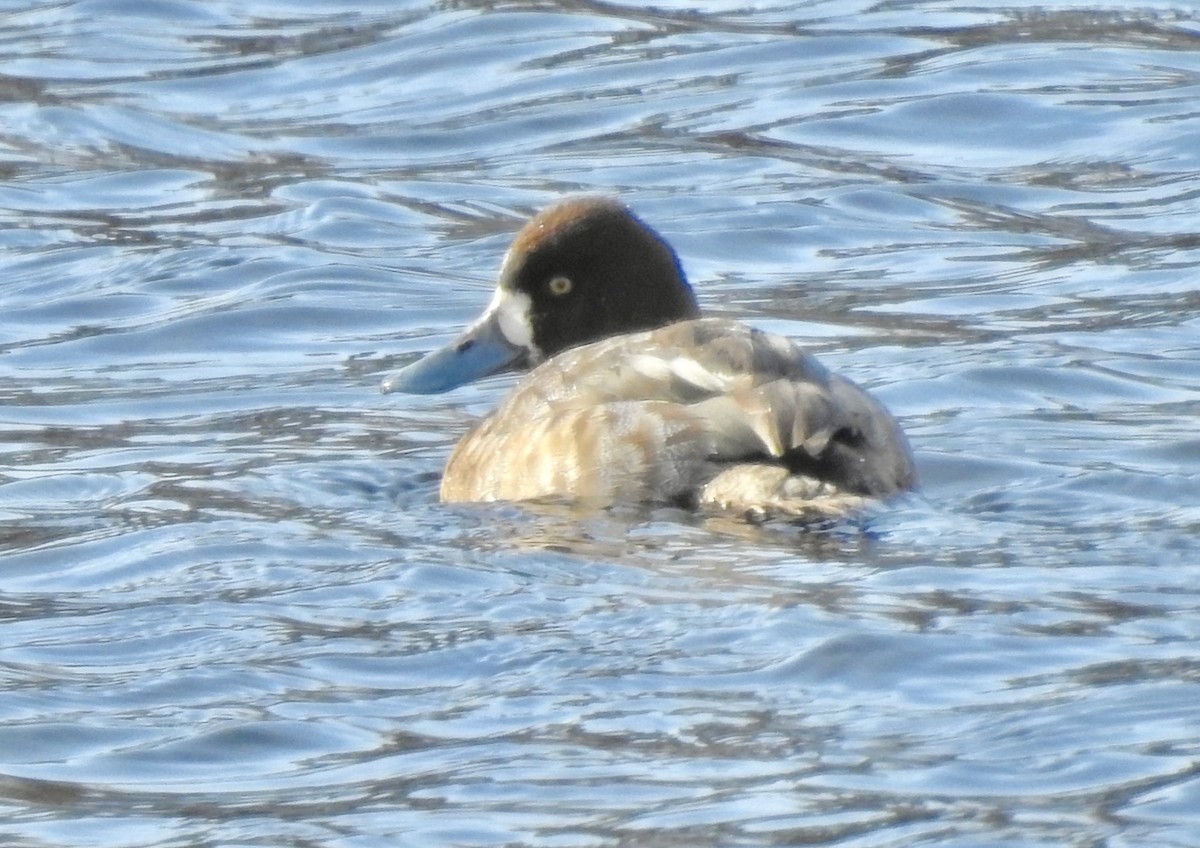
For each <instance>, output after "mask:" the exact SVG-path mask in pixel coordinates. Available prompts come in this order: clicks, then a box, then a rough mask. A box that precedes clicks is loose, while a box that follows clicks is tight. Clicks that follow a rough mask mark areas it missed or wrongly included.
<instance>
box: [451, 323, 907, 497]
mask: <svg viewBox="0 0 1200 848" xmlns="http://www.w3.org/2000/svg"><path fill="white" fill-rule="evenodd" d="M913 481H914V470H913V464H912V458H911V454H910V452H909V449H908V445H907V443H906V441H905V439H904V435H903V433H902V432H901V431H900V429H899V427H898V426H897V424H896V422H895V420H894V419H893V418H892V416H891V415H890V414H889V413H888V412H887V411H886V410H885V409H884V408H883V407H882V406H881V405H880V404H879V403H877V402H876V401H875V400H874V399H873V398H871V397H870V396H869V395H868V394H867V393H866V392H864V391H863V390H862V389H860V388H859V387H858V386H856V385H855V384H853V383H852V382H850V381H848V380H846V379H844V378H842V377H839V376H837V375H835V374H832V373H830V372H829V371H827V370H826V369H825V368H823V367H822V366H821V365H820V364H819V363H818V362H816V360H814V359H813V358H812V357H810V356H808V355H807V354H805V353H803V352H802V351H800V350H799V349H798V348H797V347H796V346H795V345H793V344H792V343H791V342H790V341H788V340H787V339H785V338H783V337H781V336H776V335H772V334H769V333H764V332H762V331H758V330H753V329H751V328H749V327H746V326H744V325H742V324H739V323H737V322H733V321H725V320H720V319H699V320H693V321H684V322H681V323H678V324H672V325H670V326H667V327H663V328H661V329H658V330H652V331H649V332H643V333H636V334H632V335H625V336H618V337H615V338H611V339H605V340H603V341H599V342H594V343H592V344H589V345H585V346H583V347H579V348H575V349H573V350H569V351H567V352H565V353H562V354H559V355H558V356H557V357H555V358H553V359H552V360H550V361H549V362H546V363H544V364H543V365H541V366H539V367H538V368H536V369H534V370H533V371H532V372H530V374H529V375H528V376H527V377H526V378H524V379H523V380H522V381H521V382H520V383H519V385H518V386H517V387H516V389H515V390H514V391H513V392H512V394H510V395H509V396H508V398H507V399H505V401H504V402H503V403H502V404H501V405H500V407H499V408H498V409H497V410H496V411H495V412H494V413H493V414H492V415H490V416H489V417H488V418H486V419H485V420H484V421H483V422H481V423H480V425H479V426H478V427H477V428H476V429H475V430H473V431H472V432H471V433H469V434H468V435H467V436H465V437H464V438H463V439H462V441H461V442H459V444H458V446H457V447H456V448H455V450H454V452H453V454H452V455H451V457H450V461H449V463H448V464H447V466H446V472H445V476H444V477H443V480H442V499H443V500H445V501H491V500H514V501H516V500H533V499H545V498H555V499H568V500H574V501H584V502H588V503H592V504H607V503H613V502H658V503H681V504H688V505H711V506H718V507H721V508H725V509H736V510H744V509H764V510H779V511H784V512H788V513H796V514H803V513H809V512H815V513H819V514H829V513H837V512H841V511H844V510H846V509H852V508H855V507H857V506H859V505H861V503H862V501H863V499H864V498H867V497H880V496H886V495H889V494H892V493H894V492H897V491H900V490H903V489H907V488H910V487H911V486H912V485H913Z"/></svg>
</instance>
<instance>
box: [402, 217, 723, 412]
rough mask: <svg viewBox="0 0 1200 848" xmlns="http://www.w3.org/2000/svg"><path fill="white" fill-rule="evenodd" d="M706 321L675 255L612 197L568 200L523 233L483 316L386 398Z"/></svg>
mask: <svg viewBox="0 0 1200 848" xmlns="http://www.w3.org/2000/svg"><path fill="white" fill-rule="evenodd" d="M699 314H700V308H699V306H697V304H696V297H695V295H694V294H693V293H692V289H691V287H690V286H689V285H688V283H687V280H686V279H685V278H684V275H683V270H682V269H681V268H680V266H679V259H678V257H676V255H675V251H674V250H672V249H671V246H670V245H668V244H667V243H666V241H664V240H663V238H662V237H661V236H660V235H659V234H658V233H656V232H655V231H654V230H652V229H651V228H650V227H649V226H647V225H646V224H645V223H643V222H642V221H641V220H640V219H639V218H637V217H636V216H635V215H634V214H633V213H632V212H630V211H629V210H628V209H627V208H625V206H624V205H622V204H621V203H619V202H617V201H616V200H613V199H611V198H606V197H582V198H577V199H573V200H567V201H564V202H562V203H559V204H556V205H554V206H551V207H550V208H549V209H545V210H543V211H542V212H540V213H538V214H537V215H536V216H534V217H533V218H532V219H530V221H529V222H528V223H527V224H526V225H525V226H524V227H523V228H522V229H521V231H520V232H519V233H517V236H516V238H515V239H514V240H513V243H512V246H511V247H510V248H509V249H508V253H507V254H505V257H504V262H503V264H502V265H501V268H500V279H499V282H498V284H497V287H496V294H495V296H494V297H493V298H492V303H491V305H490V306H489V307H488V308H487V310H486V311H485V312H484V313H483V315H481V316H480V317H479V319H477V320H476V321H475V322H474V323H473V324H472V325H471V326H470V327H468V328H467V330H466V331H465V332H464V333H463V334H462V335H461V336H460V337H459V338H458V339H456V340H455V341H454V342H453V343H451V344H450V345H449V346H448V347H445V348H443V349H441V350H438V351H434V352H433V353H431V354H429V355H428V356H426V357H425V358H424V359H421V360H418V361H417V362H415V363H413V364H412V365H409V366H407V367H406V368H404V369H402V370H400V371H398V372H396V373H395V374H393V375H391V376H390V377H388V378H387V379H386V380H384V382H383V390H384V391H385V392H389V391H403V392H412V393H433V392H442V391H446V390H448V389H452V388H454V387H455V386H459V385H462V384H464V383H467V382H470V381H472V380H475V379H478V378H480V377H484V376H487V375H488V374H494V373H497V372H499V371H503V370H506V369H509V368H520V367H530V366H533V365H536V364H538V363H540V362H542V361H543V360H545V359H547V358H549V357H551V356H553V355H554V354H556V353H558V352H559V351H562V350H565V349H566V348H570V347H574V346H576V345H581V344H586V343H587V342H591V341H596V340H597V339H602V338H607V337H608V336H615V335H620V334H623V333H631V332H635V331H637V330H648V329H653V328H655V327H661V326H663V325H665V324H671V323H674V322H676V321H682V320H685V319H688V318H696V317H698V316H699Z"/></svg>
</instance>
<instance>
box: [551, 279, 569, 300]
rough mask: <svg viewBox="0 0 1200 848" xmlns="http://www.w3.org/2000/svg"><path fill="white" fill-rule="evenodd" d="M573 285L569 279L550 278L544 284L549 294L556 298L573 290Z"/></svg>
mask: <svg viewBox="0 0 1200 848" xmlns="http://www.w3.org/2000/svg"><path fill="white" fill-rule="evenodd" d="M574 286H575V284H574V283H572V282H571V278H570V277H552V278H551V279H550V282H548V283H546V288H548V289H550V294H552V295H555V296H556V297H562V296H563V295H564V294H567V293H568V292H570V291H571V289H572V288H574Z"/></svg>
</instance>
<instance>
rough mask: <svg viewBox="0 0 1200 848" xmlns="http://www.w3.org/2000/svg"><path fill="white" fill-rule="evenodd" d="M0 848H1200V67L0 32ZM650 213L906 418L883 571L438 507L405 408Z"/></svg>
mask: <svg viewBox="0 0 1200 848" xmlns="http://www.w3.org/2000/svg"><path fill="white" fill-rule="evenodd" d="M0 58H2V60H3V62H2V64H0V251H2V252H0V304H2V305H3V308H2V309H0V434H2V437H0V452H2V453H0V681H2V684H3V692H4V695H3V696H2V697H0V843H3V844H4V845H12V846H18V848H24V847H25V846H28V848H59V846H62V847H63V848H67V846H70V847H71V848H90V847H91V846H104V847H105V848H108V847H109V846H112V848H118V847H119V848H129V847H130V846H155V848H159V846H201V845H213V846H217V845H220V846H231V845H247V846H250V845H253V846H297V845H305V846H310V845H311V846H316V845H320V846H345V848H359V846H367V845H371V846H374V845H389V846H395V845H412V846H477V845H478V846H483V845H488V846H492V845H495V846H499V845H505V846H512V845H531V846H553V848H562V846H589V847H590V846H632V845H648V846H649V845H653V846H665V845H687V846H709V845H711V846H728V845H748V846H753V845H759V846H767V845H770V846H782V845H797V844H804V845H837V846H854V848H860V847H861V846H872V848H875V847H877V846H897V847H898V846H905V847H906V848H907V846H914V845H922V846H963V848H979V846H993V845H995V846H1000V845H1004V846H1043V845H1044V846H1063V845H1071V846H1100V845H1104V846H1114V848H1115V847H1116V846H1133V845H1139V846H1142V845H1144V846H1155V848H1162V846H1197V845H1200V435H1198V433H1200V365H1198V364H1197V363H1198V362H1200V284H1198V282H1197V281H1198V280H1200V113H1198V112H1197V107H1196V104H1197V103H1198V102H1200V18H1198V17H1197V16H1196V14H1194V13H1193V11H1191V10H1190V9H1188V8H1187V6H1186V5H1185V6H1179V5H1178V4H1168V3H1165V2H1157V1H1156V0H1153V1H1152V2H1145V3H1139V4H1135V5H1130V4H1124V5H1122V4H1117V6H1115V7H1107V6H1106V7H1104V8H1103V9H1102V10H1099V11H1097V10H1096V9H1094V8H1092V7H1090V6H1086V5H1079V4H1073V3H1070V2H1058V1H1057V0H1052V2H1050V3H1049V4H1042V5H1030V4H1021V3H1016V4H1010V5H1008V6H1004V7H997V8H994V9H988V8H986V7H981V6H979V5H970V4H963V3H961V2H957V3H956V2H906V3H882V4H874V3H854V2H801V3H796V2H791V3H788V2H781V3H776V4H759V5H753V4H745V3H724V2H714V3H698V2H694V0H693V2H691V3H688V2H674V0H668V2H659V3H656V4H654V6H653V8H650V7H648V6H642V5H639V4H633V3H587V2H584V3H575V2H545V3H534V2H520V0H514V1H513V2H507V3H491V2H469V1H468V2H443V3H434V4H427V3H418V2H411V3H405V2H386V1H385V0H378V2H367V3H357V4H353V8H352V10H350V11H347V6H346V4H342V3H333V2H309V3H302V4H297V3H278V2H272V0H251V2H246V3H211V2H182V0H177V2H166V1H165V0H164V2H137V0H93V1H92V2H86V0H85V1H84V2H70V0H63V2H58V3H53V4H21V3H7V4H4V10H3V14H2V15H0ZM576 192H606V193H614V194H618V195H620V196H621V197H622V198H624V199H625V200H626V201H627V202H628V203H629V204H630V205H631V206H632V207H633V208H634V209H635V210H636V211H637V212H638V213H640V214H641V215H642V216H643V217H644V218H645V219H647V220H648V221H650V222H651V223H652V224H653V225H655V226H656V227H657V228H659V229H660V230H661V231H662V232H663V233H664V234H665V235H666V236H668V237H669V238H670V239H671V240H672V242H673V243H674V244H675V245H676V247H677V248H678V249H679V252H680V253H681V255H682V257H683V262H684V266H685V268H686V269H687V271H688V273H689V275H690V276H691V278H692V279H693V281H694V282H695V284H696V288H697V291H698V293H699V295H700V298H701V301H702V303H703V305H704V307H705V308H706V309H707V310H708V311H709V312H711V313H713V314H720V315H730V316H737V317H741V318H744V319H746V320H747V321H750V322H751V323H754V324H757V325H759V326H763V327H767V328H770V329H773V330H778V331H782V332H786V333H788V334H789V335H791V336H793V337H794V338H796V339H797V340H799V341H801V342H803V343H804V344H805V345H806V346H808V347H809V348H811V349H812V350H813V351H815V352H816V353H817V354H818V355H819V356H820V357H821V359H822V361H824V362H826V363H827V364H829V365H831V366H833V367H835V368H837V369H839V370H841V371H843V372H845V373H847V374H849V375H850V376H852V377H853V378H854V379H856V380H858V381H860V382H862V383H863V384H865V385H867V386H869V387H870V388H871V389H872V390H873V391H874V392H875V393H876V394H877V395H878V396H879V397H881V398H882V399H883V400H884V401H885V402H886V403H887V404H888V405H889V406H890V407H891V408H892V409H893V410H894V411H895V412H896V413H897V414H898V415H899V416H900V418H901V419H902V421H903V423H904V426H905V428H906V429H907V431H908V433H909V436H910V439H911V441H912V442H913V445H914V447H915V450H916V453H917V456H918V461H919V464H920V470H921V475H922V480H923V484H922V487H921V490H920V491H919V492H918V493H917V494H914V495H912V496H910V497H907V498H904V499H902V500H900V501H899V502H897V503H895V504H893V505H891V506H889V507H887V508H884V509H880V510H878V511H876V512H874V513H872V514H871V515H869V516H867V517H866V518H865V519H864V520H863V521H861V522H858V523H851V524H847V525H846V526H839V527H835V528H832V529H828V530H823V531H812V530H809V531H805V530H799V529H796V528H791V527H786V526H767V527H752V526H748V525H745V524H739V523H737V522H733V521H726V520H722V519H719V518H706V517H703V516H692V515H688V514H685V513H682V512H678V511H674V510H653V511H646V510H637V509H629V510H616V511H613V512H608V513H600V514H585V515H580V514H575V513H572V512H570V511H565V510H564V511H562V512H555V511H548V510H539V511H530V510H527V509H522V508H519V507H515V506H499V507H489V508H479V507H470V506H456V507H447V506H442V505H440V504H439V503H437V498H436V489H437V477H438V473H439V472H440V469H441V466H442V463H443V462H444V460H445V457H446V455H447V453H448V451H449V448H450V446H451V445H452V444H453V443H454V442H455V441H456V440H457V438H458V437H459V436H460V435H461V434H462V433H463V432H464V431H465V430H466V428H467V427H468V426H469V424H470V422H471V421H472V420H473V419H474V418H475V417H476V416H478V415H480V414H482V413H484V412H485V411H486V410H488V409H489V408H491V407H492V406H493V405H494V404H495V403H496V402H497V401H498V399H499V398H500V397H501V396H502V395H503V393H504V391H505V389H506V387H507V386H508V385H509V384H510V382H511V380H512V378H511V377H509V378H497V379H493V380H490V381H487V382H485V383H483V384H480V385H478V386H475V387H471V388H467V389H463V390H461V391H457V392H454V393H452V394H450V395H446V396H439V397H429V398H414V397H398V396H389V397H386V398H384V397H382V396H380V395H379V394H378V390H377V385H378V381H379V378H380V376H381V374H382V373H383V372H385V371H386V370H388V369H389V368H392V367H395V366H396V365H398V364H400V363H402V362H406V361H409V360H410V359H411V358H412V356H413V355H415V354H416V353H418V352H420V351H425V350H428V349H430V348H431V347H433V346H434V345H436V344H439V343H441V342H443V341H445V340H446V339H448V338H449V337H450V336H451V334H452V333H454V332H455V330H456V329H457V328H458V327H460V326H461V325H462V324H463V323H464V322H465V321H467V320H468V319H469V318H470V317H471V316H473V315H474V314H475V313H477V312H478V310H479V309H480V308H481V307H482V306H483V304H484V303H486V301H487V299H488V296H489V295H488V290H489V288H490V286H491V284H492V280H493V275H494V273H495V271H496V269H497V267H498V265H499V260H500V256H501V255H502V253H503V251H504V249H505V247H506V245H507V242H508V240H509V239H510V238H511V236H512V234H513V232H514V231H515V230H516V229H517V228H518V227H519V226H520V223H521V221H522V220H523V219H524V218H525V217H526V216H527V215H528V214H530V213H531V212H532V211H534V210H536V209H537V208H539V207H541V206H543V205H545V204H547V203H549V202H552V201H554V200H556V199H558V198H561V197H563V196H565V195H567V194H571V193H576Z"/></svg>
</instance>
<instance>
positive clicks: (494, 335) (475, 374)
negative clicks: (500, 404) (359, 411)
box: [380, 309, 529, 395]
mask: <svg viewBox="0 0 1200 848" xmlns="http://www.w3.org/2000/svg"><path fill="white" fill-rule="evenodd" d="M528 353H529V351H528V349H527V348H526V347H524V346H521V345H518V344H514V343H513V342H511V341H509V339H508V337H507V336H505V334H504V329H503V327H502V326H501V321H500V315H499V313H498V312H497V311H496V310H495V309H492V310H489V311H488V312H487V313H486V314H485V315H483V316H482V317H481V318H480V319H479V321H477V322H476V323H475V324H473V325H471V326H470V327H468V328H467V329H466V331H464V332H463V334H462V335H461V336H459V337H458V338H457V339H455V340H454V341H453V342H451V343H450V344H448V345H446V346H445V347H443V348H440V349H438V350H435V351H433V352H431V353H429V354H427V355H425V356H424V357H422V358H421V359H418V360H417V361H416V362H414V363H412V364H411V365H406V366H405V367H404V368H401V369H400V370H399V371H397V372H395V373H394V374H389V375H388V376H387V377H386V378H384V381H383V383H382V384H381V385H380V388H381V389H382V390H383V392H384V393H385V394H387V393H388V392H406V393H408V394H414V395H433V394H439V393H440V392H448V391H450V389H454V388H457V387H459V386H464V385H466V384H467V383H470V382H473V381H475V380H480V379H482V378H484V377H487V376H490V375H492V374H498V373H500V372H501V371H505V370H508V369H510V368H514V367H518V366H520V365H522V364H523V363H524V362H525V361H526V359H527V357H528Z"/></svg>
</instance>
